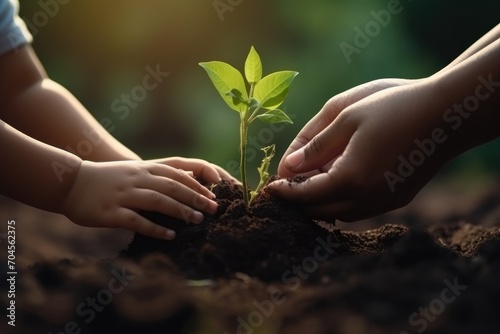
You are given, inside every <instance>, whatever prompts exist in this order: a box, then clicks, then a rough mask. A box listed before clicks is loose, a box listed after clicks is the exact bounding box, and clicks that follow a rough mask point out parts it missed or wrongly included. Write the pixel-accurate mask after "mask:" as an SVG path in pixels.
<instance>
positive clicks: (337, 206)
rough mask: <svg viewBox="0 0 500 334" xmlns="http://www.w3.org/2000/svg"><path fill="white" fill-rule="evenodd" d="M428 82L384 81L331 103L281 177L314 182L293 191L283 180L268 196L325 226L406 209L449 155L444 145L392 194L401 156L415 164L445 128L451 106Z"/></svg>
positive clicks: (283, 165) (290, 154)
mask: <svg viewBox="0 0 500 334" xmlns="http://www.w3.org/2000/svg"><path fill="white" fill-rule="evenodd" d="M421 82H425V80H424V81H420V82H414V83H409V84H406V82H400V83H404V84H403V85H398V83H397V82H394V83H395V85H394V86H395V87H392V88H387V87H388V86H389V87H390V86H391V84H390V82H385V81H379V82H375V83H369V84H365V85H363V86H360V87H356V88H354V89H352V90H350V91H347V92H346V93H343V94H340V95H338V96H336V97H334V98H332V99H331V100H330V101H328V102H327V104H326V105H325V106H324V108H323V109H322V110H321V111H320V113H319V114H318V115H317V116H316V117H314V118H313V119H312V120H311V121H310V122H309V123H308V124H307V125H306V126H305V128H304V129H303V130H302V131H301V132H300V133H299V135H298V136H297V138H296V139H295V140H294V141H293V143H292V144H291V145H290V148H289V149H288V151H287V152H286V153H285V155H284V156H283V158H282V160H281V162H280V166H279V175H281V176H285V177H288V176H293V175H297V174H304V173H305V174H307V175H312V177H310V178H309V179H308V180H307V181H305V182H303V183H300V184H296V185H293V186H291V187H290V186H289V185H288V182H286V181H276V182H274V183H272V184H271V185H269V187H268V189H269V190H270V191H271V192H273V193H276V194H277V195H279V196H282V197H283V198H286V199H288V200H291V201H294V202H298V203H300V204H302V205H304V208H305V210H306V211H307V212H308V213H309V214H310V215H311V216H313V217H314V218H319V219H321V218H329V219H331V218H338V219H340V220H344V221H353V220H357V219H361V218H365V217H368V216H373V215H376V214H379V213H382V212H386V211H389V210H391V209H395V208H398V207H401V206H403V205H405V204H407V203H408V202H409V201H410V200H411V199H412V198H413V197H414V196H415V195H416V193H417V192H418V191H419V190H420V189H421V188H422V187H423V186H424V185H425V184H426V183H427V182H428V180H429V179H430V178H431V177H432V176H433V175H434V174H435V173H436V172H437V171H438V170H439V168H441V166H442V165H443V164H444V163H445V161H444V160H445V158H444V157H445V155H446V154H443V151H444V150H445V149H444V144H436V148H435V152H434V153H433V154H431V155H430V156H425V158H424V159H425V161H424V162H423V163H422V164H421V165H420V166H417V167H415V169H414V171H413V172H412V173H410V174H411V175H406V176H404V177H403V180H402V182H396V183H395V184H392V187H391V185H390V184H389V183H390V182H388V180H387V176H386V175H387V173H386V172H390V173H394V174H398V166H399V164H400V160H399V157H400V156H401V157H403V158H405V159H408V158H409V154H410V153H411V152H412V151H414V150H415V149H418V147H417V146H416V144H415V140H416V139H425V138H428V137H430V136H431V132H432V130H433V129H435V128H436V127H439V126H440V124H441V123H440V122H442V119H441V118H442V114H443V112H444V111H445V109H446V108H445V107H444V104H442V105H441V104H439V103H438V102H437V101H441V99H440V98H437V97H436V94H435V93H434V90H433V87H432V86H431V85H428V84H421ZM385 88H387V89H385ZM374 91H378V92H376V93H373V94H372V92H374ZM446 144H448V143H446ZM436 152H438V153H436Z"/></svg>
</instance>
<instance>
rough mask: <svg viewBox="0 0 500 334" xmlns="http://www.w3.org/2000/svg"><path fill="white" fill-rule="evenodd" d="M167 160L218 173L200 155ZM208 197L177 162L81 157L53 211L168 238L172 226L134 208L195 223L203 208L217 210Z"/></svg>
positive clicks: (209, 177)
mask: <svg viewBox="0 0 500 334" xmlns="http://www.w3.org/2000/svg"><path fill="white" fill-rule="evenodd" d="M169 162H170V163H171V164H172V165H174V166H181V167H189V168H190V169H191V170H193V173H194V174H195V175H198V176H201V177H202V178H203V179H204V180H206V181H207V182H213V181H215V182H216V181H218V180H219V179H220V174H219V172H217V169H216V168H215V167H213V166H212V165H209V164H208V163H204V162H203V161H198V160H187V161H184V160H170V161H169ZM222 174H224V173H222ZM214 198H215V195H214V194H213V193H211V192H210V191H209V190H208V189H207V188H205V187H204V186H203V185H201V184H200V183H198V181H196V180H195V179H194V178H193V177H192V176H191V175H190V174H189V173H187V172H185V171H183V170H181V169H179V168H177V167H172V166H168V165H166V164H160V163H154V162H148V161H116V162H98V163H96V162H90V161H83V162H82V164H81V166H80V169H79V171H78V175H77V176H76V179H75V181H74V183H73V185H72V188H71V190H70V191H69V194H68V196H67V197H66V199H65V200H64V203H62V206H61V209H60V210H59V211H60V212H61V213H63V214H64V215H66V216H67V217H68V218H69V219H70V220H72V221H73V222H74V223H76V224H78V225H82V226H89V227H122V228H125V229H129V230H132V231H135V232H138V233H140V234H143V235H146V236H150V237H154V238H160V239H167V240H171V239H173V238H174V237H175V232H174V231H172V230H170V229H168V228H164V227H162V226H160V225H157V224H154V223H153V222H151V221H149V220H147V219H146V218H144V217H142V216H141V215H140V214H139V213H138V212H139V211H155V212H159V213H162V214H165V215H168V216H172V217H175V218H178V219H183V220H185V221H186V223H194V224H198V223H201V222H202V221H203V218H204V215H203V214H204V213H205V214H214V213H215V212H216V211H217V203H216V202H215V201H214Z"/></svg>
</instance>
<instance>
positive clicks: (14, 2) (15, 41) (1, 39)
mask: <svg viewBox="0 0 500 334" xmlns="http://www.w3.org/2000/svg"><path fill="white" fill-rule="evenodd" d="M18 13H19V2H18V0H0V55H2V54H5V53H7V52H9V51H12V50H15V49H18V48H19V47H21V46H23V45H24V44H26V43H29V42H31V41H32V39H33V38H32V36H31V34H30V33H29V31H28V29H27V28H26V24H24V22H23V20H21V18H20V17H19V15H18Z"/></svg>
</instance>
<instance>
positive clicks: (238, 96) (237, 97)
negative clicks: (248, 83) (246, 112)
mask: <svg viewBox="0 0 500 334" xmlns="http://www.w3.org/2000/svg"><path fill="white" fill-rule="evenodd" d="M226 95H228V96H231V97H232V98H233V103H234V105H236V106H239V105H240V104H242V103H246V101H245V100H243V94H242V93H241V92H240V91H239V90H237V89H236V88H233V89H231V90H230V91H229V92H228V93H226Z"/></svg>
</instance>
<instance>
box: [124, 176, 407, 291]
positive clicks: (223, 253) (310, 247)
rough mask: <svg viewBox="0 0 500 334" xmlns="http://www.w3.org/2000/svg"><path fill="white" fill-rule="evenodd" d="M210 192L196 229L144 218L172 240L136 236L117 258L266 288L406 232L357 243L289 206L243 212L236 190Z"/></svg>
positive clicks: (273, 201) (390, 229)
mask: <svg viewBox="0 0 500 334" xmlns="http://www.w3.org/2000/svg"><path fill="white" fill-rule="evenodd" d="M213 192H214V193H215V194H216V196H217V202H218V204H219V210H218V213H217V214H216V215H215V216H214V217H206V218H205V221H204V222H203V224H200V225H186V223H185V222H184V221H181V220H177V219H174V218H171V217H166V216H162V215H159V214H155V213H145V214H144V215H145V216H146V217H147V218H149V219H151V220H152V221H154V222H156V223H157V224H161V225H163V226H168V227H171V228H174V229H175V230H176V231H177V232H178V234H177V237H176V238H175V239H174V240H173V241H172V242H164V241H160V240H153V239H151V238H148V237H144V236H142V235H136V236H135V237H134V240H133V242H132V243H131V244H130V245H129V247H128V249H127V250H126V251H124V252H123V253H122V256H124V257H128V258H133V259H138V258H140V257H141V256H143V255H145V254H151V253H154V252H159V253H162V254H168V255H169V256H170V258H171V259H172V260H173V261H174V263H175V264H176V266H177V267H178V269H179V270H180V271H181V272H182V274H183V275H185V276H186V277H187V278H189V279H216V278H220V277H225V278H229V277H232V276H234V274H235V273H238V272H242V273H245V274H247V275H249V276H252V277H257V278H259V279H261V280H263V281H266V282H268V281H273V280H280V279H281V278H282V276H283V273H284V272H286V271H287V270H288V269H290V268H292V267H294V266H298V265H301V264H302V262H303V261H304V259H305V258H308V257H311V256H312V255H313V254H314V252H315V251H316V252H319V253H321V254H323V253H324V256H323V257H325V258H324V259H323V262H324V261H325V260H326V258H327V257H328V258H330V257H334V256H341V255H350V254H371V253H375V252H381V251H384V250H386V249H387V248H388V247H390V246H391V245H392V244H394V242H395V241H397V240H398V239H399V238H400V237H401V236H402V235H403V234H404V233H405V231H406V229H405V228H403V227H398V226H387V227H386V228H385V229H384V233H382V234H381V235H380V237H378V238H376V240H362V239H360V238H357V237H356V236H355V235H354V234H352V233H341V232H340V230H338V229H337V230H329V229H327V228H325V227H321V226H320V225H319V224H318V223H317V222H315V221H312V220H311V219H310V218H307V217H306V216H304V215H303V214H302V213H301V212H300V211H298V210H297V209H296V208H294V206H292V205H291V204H289V203H285V202H283V201H280V200H279V199H277V198H273V197H271V196H269V195H267V194H265V193H264V194H263V195H262V196H259V197H258V198H256V199H255V201H254V202H253V203H252V205H251V206H250V207H248V206H247V205H246V204H245V203H244V201H243V199H242V189H241V187H240V186H235V185H232V184H230V183H229V182H227V181H222V182H220V183H219V184H217V185H216V186H215V188H214V189H213ZM323 225H324V226H326V227H328V225H326V224H324V223H323ZM327 255H328V256H327Z"/></svg>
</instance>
